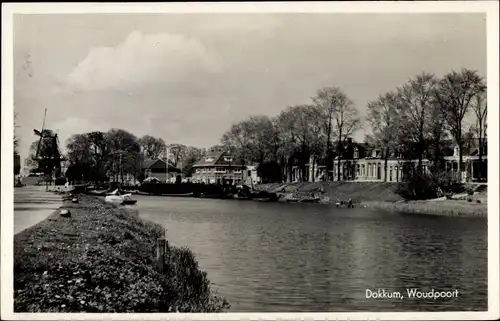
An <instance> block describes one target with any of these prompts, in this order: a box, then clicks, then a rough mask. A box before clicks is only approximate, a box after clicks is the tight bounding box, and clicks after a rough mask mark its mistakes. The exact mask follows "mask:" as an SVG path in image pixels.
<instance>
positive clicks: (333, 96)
mask: <svg viewBox="0 0 500 321" xmlns="http://www.w3.org/2000/svg"><path fill="white" fill-rule="evenodd" d="M342 96H343V93H342V91H341V90H340V88H338V87H324V88H321V89H319V90H318V92H317V93H316V96H315V97H313V98H312V100H313V102H314V103H315V104H316V105H317V106H318V107H320V108H322V109H323V115H324V123H323V127H324V131H325V134H326V146H325V157H326V175H327V177H328V179H330V170H331V164H330V163H331V156H332V154H331V149H332V134H333V122H334V118H333V117H334V115H335V111H336V106H337V104H338V100H339V99H341V98H342Z"/></svg>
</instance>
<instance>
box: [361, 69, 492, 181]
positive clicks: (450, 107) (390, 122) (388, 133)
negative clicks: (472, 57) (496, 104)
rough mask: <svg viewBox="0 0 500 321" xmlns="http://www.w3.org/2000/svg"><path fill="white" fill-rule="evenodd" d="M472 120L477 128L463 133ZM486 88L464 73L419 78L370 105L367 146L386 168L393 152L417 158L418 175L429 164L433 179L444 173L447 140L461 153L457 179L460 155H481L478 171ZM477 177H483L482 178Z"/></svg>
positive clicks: (469, 72)
mask: <svg viewBox="0 0 500 321" xmlns="http://www.w3.org/2000/svg"><path fill="white" fill-rule="evenodd" d="M470 114H472V115H471V116H473V117H474V118H475V120H476V122H475V124H474V125H472V126H470V127H469V128H466V117H467V116H468V115H470ZM486 117H487V104H486V85H485V83H484V81H483V79H482V78H481V77H480V76H479V75H478V74H477V72H475V71H472V70H468V69H463V70H461V71H460V72H456V71H452V72H450V73H448V74H446V75H445V76H444V77H443V78H437V77H435V76H434V75H432V74H428V73H423V74H421V75H418V76H417V77H415V78H413V79H410V80H409V81H408V82H407V83H405V84H404V85H402V86H400V87H398V88H396V89H395V90H393V91H390V92H387V93H384V94H382V95H380V96H379V97H378V98H377V99H375V100H373V101H371V102H369V103H368V117H367V119H368V122H369V123H370V125H371V127H372V135H371V136H370V137H368V139H369V141H370V142H372V143H373V144H374V145H375V146H377V147H378V148H380V149H381V150H383V151H384V153H383V154H384V160H385V161H384V164H385V166H384V168H385V169H386V170H387V158H388V157H389V155H390V154H391V152H398V153H402V154H403V155H406V157H407V158H416V159H418V163H417V166H416V172H417V173H422V167H423V159H424V158H426V159H429V160H431V161H432V166H431V171H432V172H433V173H434V174H437V173H439V172H440V171H442V169H443V164H444V160H443V157H444V156H445V154H444V149H445V148H446V142H448V139H449V138H451V139H452V140H453V141H454V143H455V144H456V146H457V147H458V152H459V161H458V173H459V174H460V175H461V173H462V171H464V168H463V155H464V149H465V148H466V146H467V145H468V144H471V143H472V144H473V145H475V147H477V148H478V150H479V162H480V166H479V169H481V170H482V168H483V167H484V166H481V163H482V161H483V155H484V152H485V148H486V129H487V122H486ZM479 174H480V175H483V174H484V173H482V172H480V173H479Z"/></svg>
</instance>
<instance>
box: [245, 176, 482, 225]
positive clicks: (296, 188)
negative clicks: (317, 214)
mask: <svg viewBox="0 0 500 321" xmlns="http://www.w3.org/2000/svg"><path fill="white" fill-rule="evenodd" d="M396 188H397V184H394V183H382V182H355V183H353V182H301V183H285V184H278V183H273V184H260V185H257V186H256V187H255V189H257V190H263V191H267V192H272V193H285V194H286V193H291V194H298V195H309V194H311V193H318V195H321V202H322V203H334V202H336V201H337V200H347V199H349V198H351V199H352V200H353V201H354V203H358V204H359V205H361V206H366V207H372V208H380V209H383V210H390V211H399V212H405V213H419V214H431V215H445V216H467V217H487V215H488V205H487V190H486V189H484V190H483V191H482V192H480V193H477V194H475V195H473V196H470V198H471V200H472V202H468V201H467V200H466V199H467V198H468V197H469V196H464V197H463V199H457V200H446V199H445V200H439V201H438V200H425V201H405V200H404V199H403V198H402V197H401V196H400V195H398V194H396ZM321 191H323V193H321ZM477 201H479V202H480V203H477Z"/></svg>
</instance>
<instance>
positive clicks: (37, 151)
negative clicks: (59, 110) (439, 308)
mask: <svg viewBox="0 0 500 321" xmlns="http://www.w3.org/2000/svg"><path fill="white" fill-rule="evenodd" d="M46 117H47V108H45V114H44V115H43V123H42V130H41V131H38V130H36V129H33V131H34V132H35V135H37V136H40V139H39V140H38V146H37V148H36V155H35V158H36V159H38V154H39V153H40V144H41V143H42V139H43V134H44V130H45V118H46Z"/></svg>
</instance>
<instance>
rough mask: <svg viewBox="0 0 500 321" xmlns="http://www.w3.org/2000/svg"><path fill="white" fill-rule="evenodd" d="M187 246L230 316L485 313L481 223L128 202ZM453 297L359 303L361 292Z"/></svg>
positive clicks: (196, 202)
mask: <svg viewBox="0 0 500 321" xmlns="http://www.w3.org/2000/svg"><path fill="white" fill-rule="evenodd" d="M136 198H137V199H138V209H139V212H140V216H141V217H143V218H144V219H147V220H150V221H153V222H156V223H159V224H161V225H162V226H164V227H165V228H166V229H167V238H168V240H169V242H170V243H171V244H173V245H176V246H187V247H189V248H190V249H191V250H192V251H193V252H194V253H195V255H196V258H197V259H198V261H199V264H200V267H201V269H203V270H205V271H207V273H208V277H209V279H210V280H211V282H212V283H213V287H214V288H215V289H217V291H218V292H219V294H221V295H223V296H225V297H226V298H227V299H228V301H229V302H230V303H231V305H232V307H231V309H230V311H231V312H338V311H391V312H396V311H460V310H462V311H463V310H479V311H480V310H487V222H486V220H477V219H461V218H449V217H433V216H421V215H408V214H398V213H388V212H384V211H379V210H372V209H366V208H354V209H338V208H335V207H331V206H326V205H321V204H282V203H259V202H253V201H236V200H235V201H231V200H211V199H192V198H173V197H154V196H136ZM410 288H417V289H420V290H422V291H431V290H434V291H454V290H458V297H457V298H451V299H445V300H443V299H438V300H424V299H409V298H404V299H399V298H398V299H389V298H387V299H367V298H366V290H367V289H370V290H372V291H376V290H377V289H385V290H386V291H398V292H401V293H402V294H403V295H406V289H410Z"/></svg>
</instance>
